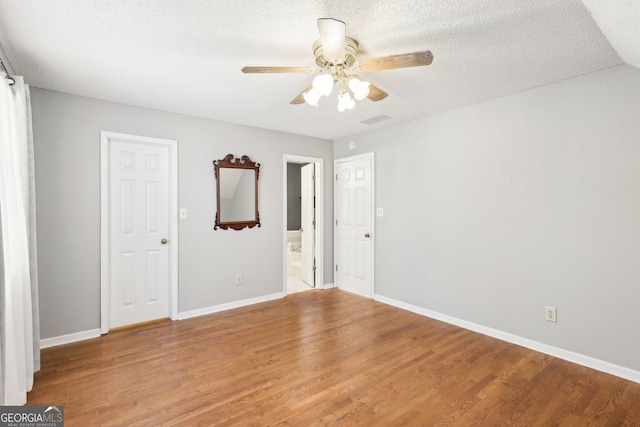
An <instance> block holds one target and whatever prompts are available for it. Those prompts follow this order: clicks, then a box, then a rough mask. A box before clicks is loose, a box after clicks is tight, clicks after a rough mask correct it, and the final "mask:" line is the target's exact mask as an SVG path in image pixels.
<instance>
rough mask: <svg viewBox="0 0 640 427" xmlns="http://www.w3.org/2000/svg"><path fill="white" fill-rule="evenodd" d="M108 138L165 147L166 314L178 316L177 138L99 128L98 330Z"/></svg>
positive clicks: (105, 324)
mask: <svg viewBox="0 0 640 427" xmlns="http://www.w3.org/2000/svg"><path fill="white" fill-rule="evenodd" d="M112 142H134V143H140V144H149V145H160V146H166V147H168V149H169V242H170V243H171V244H170V245H169V317H170V318H171V320H177V319H178V141H176V140H172V139H162V138H152V137H147V136H138V135H129V134H124V133H116V132H107V131H101V132H100V332H101V333H102V334H106V333H107V332H109V327H110V314H109V313H110V286H111V277H110V274H109V272H110V263H111V261H110V259H109V254H110V239H109V235H110V233H109V232H110V224H111V217H110V204H111V203H110V200H109V169H110V168H109V166H110V165H109V152H110V147H111V143H112Z"/></svg>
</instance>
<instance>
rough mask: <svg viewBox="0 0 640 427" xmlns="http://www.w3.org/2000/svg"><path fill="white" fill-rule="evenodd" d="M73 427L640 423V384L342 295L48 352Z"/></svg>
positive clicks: (32, 397)
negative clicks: (99, 426)
mask: <svg viewBox="0 0 640 427" xmlns="http://www.w3.org/2000/svg"><path fill="white" fill-rule="evenodd" d="M29 404H30V405H64V407H65V421H66V425H67V426H97V425H113V426H164V425H186V426H198V425H202V426H213V425H216V426H232V425H239V426H267V425H292V426H307V425H319V426H325V425H340V426H342V425H354V424H360V425H365V426H372V425H380V426H392V425H408V426H431V425H446V426H503V425H505V426H506V425H513V426H527V425H532V426H533V425H535V426H538V425H545V426H547V425H548V426H565V425H566V426H605V425H607V426H608V425H634V426H640V384H636V383H633V382H630V381H625V380H622V379H620V378H617V377H613V376H610V375H607V374H603V373H600V372H597V371H593V370H591V369H588V368H585V367H582V366H578V365H574V364H572V363H569V362H565V361H563V360H560V359H557V358H554V357H551V356H547V355H544V354H541V353H537V352H534V351H531V350H528V349H525V348H522V347H518V346H515V345H512V344H508V343H505V342H502V341H499V340H497V339H493V338H490V337H487V336H484V335H480V334H477V333H474V332H470V331H467V330H464V329H461V328H458V327H455V326H451V325H448V324H446V323H442V322H438V321H435V320H431V319H428V318H426V317H422V316H419V315H417V314H413V313H410V312H407V311H403V310H400V309H397V308H395V307H391V306H388V305H385V304H381V303H378V302H375V301H372V300H369V299H365V298H361V297H358V296H355V295H351V294H349V293H346V292H343V291H339V290H326V291H318V290H311V291H307V292H301V293H297V294H293V295H289V296H288V297H287V298H284V299H282V300H278V301H272V302H268V303H263V304H257V305H254V306H250V307H244V308H240V309H236V310H230V311H226V312H221V313H217V314H213V315H209V316H203V317H199V318H195V319H189V320H182V321H178V322H170V321H166V322H160V323H155V324H148V325H143V326H140V327H139V328H135V329H127V330H122V331H118V332H112V333H110V334H109V335H106V336H103V337H101V338H96V339H93V340H87V341H83V342H79V343H75V344H70V345H66V346H60V347H54V348H49V349H45V350H43V351H42V370H41V371H40V372H39V373H37V374H36V381H35V386H34V389H33V391H32V392H31V393H29Z"/></svg>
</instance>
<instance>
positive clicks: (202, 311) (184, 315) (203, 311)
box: [178, 292, 285, 320]
mask: <svg viewBox="0 0 640 427" xmlns="http://www.w3.org/2000/svg"><path fill="white" fill-rule="evenodd" d="M284 297H285V293H284V292H278V293H276V294H270V295H264V296H261V297H256V298H249V299H244V300H240V301H234V302H229V303H226V304H220V305H214V306H211V307H204V308H198V309H196V310H190V311H183V312H181V313H178V320H184V319H190V318H192V317H198V316H205V315H207V314H212V313H217V312H219V311H225V310H231V309H234V308H240V307H245V306H247V305H253V304H258V303H261V302H267V301H273V300H276V299H279V298H284Z"/></svg>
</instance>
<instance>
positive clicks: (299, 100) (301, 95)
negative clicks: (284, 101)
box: [289, 85, 313, 105]
mask: <svg viewBox="0 0 640 427" xmlns="http://www.w3.org/2000/svg"><path fill="white" fill-rule="evenodd" d="M312 87H313V85H309V86H307V87H306V88H305V90H303V91H302V92H300V93H299V94H298V96H296V97H295V98H293V99H292V100H291V102H290V103H289V104H292V105H298V104H304V94H305V92H308V91H310V90H311V88H312Z"/></svg>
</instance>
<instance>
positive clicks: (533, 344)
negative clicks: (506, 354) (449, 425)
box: [373, 295, 640, 383]
mask: <svg viewBox="0 0 640 427" xmlns="http://www.w3.org/2000/svg"><path fill="white" fill-rule="evenodd" d="M373 299H375V300H376V301H379V302H382V303H384V304H389V305H392V306H394V307H397V308H401V309H403V310H407V311H411V312H413V313H416V314H420V315H422V316H426V317H430V318H432V319H435V320H440V321H442V322H445V323H449V324H451V325H455V326H459V327H461V328H464V329H468V330H470V331H474V332H478V333H480V334H483V335H488V336H490V337H493V338H497V339H499V340H502V341H506V342H509V343H512V344H516V345H519V346H522V347H526V348H529V349H531V350H535V351H539V352H541V353H545V354H548V355H550V356H554V357H558V358H560V359H564V360H567V361H569V362H573V363H577V364H578V365H582V366H586V367H588V368H591V369H595V370H597V371H601V372H605V373H607V374H611V375H615V376H617V377H620V378H624V379H626V380H629V381H633V382H636V383H640V372H638V371H635V370H633V369H629V368H625V367H624V366H619V365H615V364H613V363H610V362H605V361H604V360H600V359H595V358H593V357H590V356H585V355H583V354H580V353H574V352H572V351H569V350H564V349H562V348H558V347H553V346H551V345H548V344H543V343H540V342H538V341H533V340H530V339H528V338H523V337H520V336H517V335H513V334H510V333H507V332H503V331H500V330H497V329H493V328H489V327H486V326H482V325H478V324H477V323H473V322H468V321H466V320H462V319H458V318H456V317H452V316H448V315H446V314H442V313H438V312H437V311H432V310H428V309H426V308H422V307H418V306H415V305H412V304H408V303H406V302H402V301H398V300H395V299H392V298H387V297H385V296H382V295H374V296H373Z"/></svg>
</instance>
